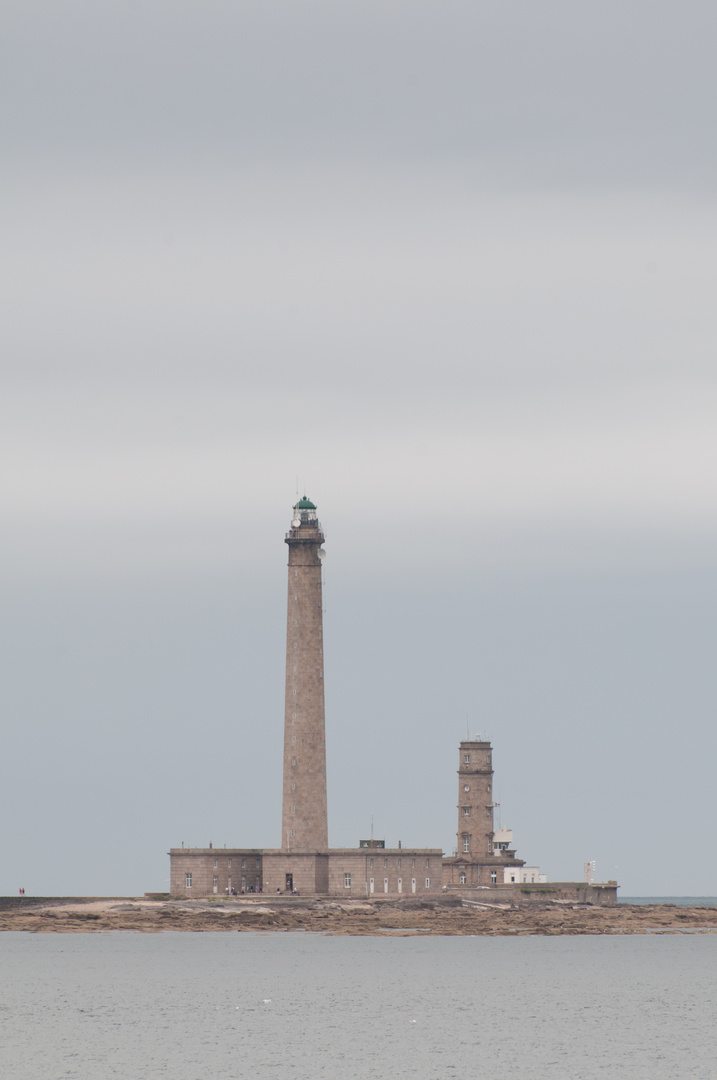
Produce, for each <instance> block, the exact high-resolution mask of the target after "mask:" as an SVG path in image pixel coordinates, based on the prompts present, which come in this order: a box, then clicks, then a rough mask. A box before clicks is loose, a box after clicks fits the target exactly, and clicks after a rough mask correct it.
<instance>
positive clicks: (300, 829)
mask: <svg viewBox="0 0 717 1080" xmlns="http://www.w3.org/2000/svg"><path fill="white" fill-rule="evenodd" d="M285 542H286V544H287V546H288V552H289V559H288V564H289V567H288V570H289V573H288V595H287V631H286V693H285V708H284V768H283V791H282V819H281V846H280V847H279V848H272V849H265V848H264V849H259V848H214V847H213V846H212V845H211V844H210V845H209V847H208V848H185V847H184V846H182V847H181V848H172V850H171V851H170V853H169V855H170V882H171V884H170V890H171V893H172V894H173V895H175V896H186V897H191V896H194V897H200V896H211V895H223V894H227V893H237V894H239V893H247V892H263V893H265V894H272V893H273V894H276V893H297V892H298V893H300V894H302V895H324V896H335V897H345V898H366V897H375V898H379V897H393V898H396V897H410V896H416V897H420V896H423V897H435V896H439V895H445V894H452V895H460V896H464V897H471V896H472V897H474V898H476V897H478V898H480V899H485V893H484V892H483V890H486V889H487V890H490V891H491V895H492V896H493V897H494V898H495V899H499V900H508V901H512V900H514V899H515V898H516V897H519V898H520V899H537V900H539V899H545V898H548V894H550V898H553V899H555V898H557V899H563V900H565V899H568V900H570V899H572V900H581V899H582V900H588V902H590V903H615V902H616V900H617V884H616V883H615V882H608V883H606V884H604V885H595V884H593V883H574V882H562V883H557V884H555V883H553V884H552V885H551V884H550V883H548V882H546V880H545V877H544V876H543V875H541V874H540V872H539V869H538V867H526V866H525V862H524V860H522V859H518V858H516V855H515V851H514V850H513V849H512V848H511V847H510V842H512V833H511V834H510V841H509V839H508V837H507V836H506V835H501V837H500V839H497V838H496V832H495V829H494V823H493V813H494V806H495V804H494V802H493V765H492V749H491V744H490V743H489V742H487V741H481V740H478V739H476V740H474V741H466V742H462V743H461V744H460V757H459V765H458V807H457V809H458V829H457V845H456V851H455V853H454V854H453V855H450V856H448V857H446V858H443V853H442V851H441V849H440V848H403V847H402V846H401V845H400V844H399V846H398V847H397V848H386V847H385V846H384V844H383V842H382V841H375V840H370V841H368V840H365V841H361V842H360V844H359V847H358V848H330V847H329V843H328V838H329V831H328V821H327V777H326V730H325V712H324V651H323V603H322V595H321V559H322V557H323V554H324V551H323V544H324V542H325V537H324V533H323V530H322V528H321V525H320V523H319V519H318V516H317V512H316V506H315V505H314V503H312V502H311V500H310V499H307V498H306V496H304V497H303V498H302V499H300V500H299V501H298V502H297V503H296V505H295V506H294V508H293V516H292V519H291V527H290V529H289V531H288V532H287V534H286V536H285ZM507 832H509V830H508V831H507ZM528 878H529V879H530V880H528ZM478 890H481V892H480V893H479V892H478Z"/></svg>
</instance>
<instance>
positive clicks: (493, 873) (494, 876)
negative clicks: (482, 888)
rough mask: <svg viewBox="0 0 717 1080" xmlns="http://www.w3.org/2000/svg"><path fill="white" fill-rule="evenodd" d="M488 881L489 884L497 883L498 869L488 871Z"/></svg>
mask: <svg viewBox="0 0 717 1080" xmlns="http://www.w3.org/2000/svg"><path fill="white" fill-rule="evenodd" d="M490 883H491V885H497V884H498V871H497V870H491V872H490Z"/></svg>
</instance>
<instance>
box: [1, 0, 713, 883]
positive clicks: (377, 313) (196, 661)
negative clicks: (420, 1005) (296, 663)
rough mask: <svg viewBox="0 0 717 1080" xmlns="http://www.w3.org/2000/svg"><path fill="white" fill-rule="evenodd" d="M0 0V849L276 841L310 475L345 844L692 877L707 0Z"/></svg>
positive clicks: (697, 762) (39, 878) (698, 705)
mask: <svg viewBox="0 0 717 1080" xmlns="http://www.w3.org/2000/svg"><path fill="white" fill-rule="evenodd" d="M3 24H4V25H3V35H2V36H3V45H2V57H1V64H0V67H1V68H2V71H3V73H4V74H3V75H2V79H1V83H2V85H1V98H2V135H1V137H2V144H3V146H4V150H5V153H4V155H3V157H4V165H3V170H2V177H3V179H2V185H3V187H4V192H3V197H2V201H1V205H2V211H1V213H2V235H3V243H2V262H3V282H2V294H3V298H4V303H3V308H4V317H3V322H2V331H1V332H2V343H1V350H2V354H1V355H2V360H1V363H2V369H1V378H2V393H1V395H0V410H1V413H0V446H1V448H2V454H1V459H0V468H1V470H2V471H1V474H0V493H1V507H2V535H3V544H4V555H3V558H2V560H1V561H0V579H1V580H2V586H3V588H2V594H3V597H4V599H3V601H2V605H1V610H2V617H1V623H2V648H1V650H0V656H1V658H2V659H1V661H0V662H1V665H2V670H1V672H0V683H1V686H2V691H1V701H2V723H3V729H4V732H5V735H4V753H3V754H2V766H1V770H2V771H1V773H0V835H1V836H2V847H3V857H2V859H0V892H3V893H13V892H16V891H17V889H18V888H19V887H21V886H22V887H25V888H26V890H27V893H28V894H31V893H34V894H38V893H40V894H56V895H59V894H81V893H85V894H96V895H100V894H111V893H116V894H135V893H141V892H143V891H144V890H145V889H146V890H158V889H163V888H166V887H167V886H168V877H169V867H168V862H169V860H168V859H167V857H166V852H167V850H168V849H169V847H170V846H178V845H179V844H181V843H182V841H184V843H185V844H191V845H196V846H205V845H207V844H208V843H209V841H210V840H211V841H213V843H214V844H215V846H216V845H223V844H227V846H240V845H241V846H244V845H251V846H276V845H277V844H278V843H279V839H280V835H279V834H280V814H281V805H280V802H281V760H282V723H283V679H284V672H283V661H284V635H285V575H286V548H285V545H284V543H283V536H284V532H285V530H286V528H287V527H288V525H289V521H290V516H291V505H292V503H293V502H294V501H295V496H296V490H297V483H298V486H299V488H300V490H301V493H302V494H303V491H304V490H306V492H307V494H308V495H309V496H310V497H311V498H312V499H313V500H314V501H315V502H316V503H317V505H318V508H319V516H320V518H321V520H322V522H323V525H324V528H325V531H326V535H327V543H326V550H327V555H328V557H327V559H326V564H325V577H326V585H325V597H326V615H325V639H326V705H327V743H328V753H329V832H330V836H329V839H330V842H331V843H332V844H333V845H335V846H339V845H353V844H355V843H357V842H358V840H359V839H360V838H362V837H364V836H368V835H369V833H370V828H371V817H372V815H373V819H374V828H375V832H376V835H378V836H385V838H386V840H387V843H389V844H391V845H395V844H396V842H397V841H398V840H399V839H400V840H402V842H403V843H404V845H408V844H419V845H422V846H423V845H429V846H442V847H443V848H444V850H446V851H452V850H453V848H454V846H455V831H456V796H457V789H456V776H455V770H456V768H457V765H458V749H457V747H458V741H459V740H460V739H461V738H465V735H466V731H467V730H469V731H470V733H471V735H475V734H476V733H479V732H480V733H482V734H484V735H488V736H489V737H490V738H491V739H492V740H493V743H494V765H495V769H496V775H495V787H496V792H497V797H498V798H499V801H500V803H501V807H500V815H501V820H502V823H503V824H506V825H509V826H510V827H512V828H513V829H514V832H515V842H516V847H517V849H518V854H519V855H520V856H521V857H523V858H525V859H526V860H528V862H530V863H531V864H535V863H538V864H539V865H540V866H541V868H542V870H543V871H544V872H546V873H547V874H548V875H549V876H550V877H551V878H553V879H575V878H578V879H579V878H581V877H582V867H583V863H584V862H585V861H586V860H589V859H595V860H596V861H597V876H598V877H599V878H605V879H607V878H615V877H616V878H617V879H618V880H619V881H620V883H621V885H622V892H623V894H624V895H628V896H629V895H707V894H713V895H714V894H717V871H716V870H715V867H714V865H713V863H714V860H713V859H712V856H711V850H712V849H711V844H712V838H713V836H714V831H715V818H716V813H715V811H716V809H717V795H716V794H715V782H714V761H715V755H716V753H717V735H716V734H715V730H716V728H715V706H716V705H717V700H716V698H717V695H716V694H715V680H714V666H715V665H714V655H715V643H716V642H715V639H716V636H717V635H716V629H717V627H716V618H715V600H716V599H717V597H716V596H715V593H716V592H717V589H716V584H717V575H716V573H715V570H716V567H717V558H716V555H715V538H716V534H717V508H716V506H715V480H714V474H715V464H716V461H717V445H716V443H717V437H716V435H715V405H716V404H717V366H716V364H715V345H716V344H717V331H716V329H715V316H714V307H715V305H714V296H715V291H716V286H717V273H716V270H717V254H716V248H715V240H716V239H717V202H716V199H715V190H716V189H715V182H716V179H717V149H716V144H715V139H714V135H713V133H714V130H715V100H716V99H717V95H716V93H715V78H714V55H713V53H714V40H715V32H716V31H717V11H716V10H715V6H714V3H708V2H707V0H683V2H682V3H680V4H676V3H672V2H669V3H668V2H665V0H649V2H647V0H632V2H630V3H627V4H626V3H625V2H624V0H622V2H620V3H617V2H614V0H607V2H605V0H601V2H600V3H596V2H592V0H583V2H582V3H580V4H576V3H574V0H573V2H570V3H568V2H567V0H565V2H562V0H560V2H558V0H544V2H543V0H541V2H540V3H536V2H535V0H490V2H488V0H470V2H469V0H440V2H438V0H434V2H425V0H410V2H409V0H380V2H378V0H360V2H359V0H341V3H338V2H332V3H329V2H328V0H313V2H312V0H286V2H279V0H252V2H244V0H231V2H229V0H204V2H203V3H201V4H200V3H198V2H196V0H195V2H188V0H143V2H142V3H139V2H137V0H124V2H119V0H103V3H101V4H98V3H94V2H93V3H90V2H89V0H84V2H83V0H75V2H70V0H34V2H33V3H32V4H27V3H24V2H20V0H8V2H7V3H6V5H5V8H4V15H3Z"/></svg>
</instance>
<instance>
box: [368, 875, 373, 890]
mask: <svg viewBox="0 0 717 1080" xmlns="http://www.w3.org/2000/svg"><path fill="white" fill-rule="evenodd" d="M368 891H369V892H370V893H373V878H369V879H368Z"/></svg>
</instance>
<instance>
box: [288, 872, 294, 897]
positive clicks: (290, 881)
mask: <svg viewBox="0 0 717 1080" xmlns="http://www.w3.org/2000/svg"><path fill="white" fill-rule="evenodd" d="M286 891H287V892H291V893H293V891H294V875H293V874H287V875H286Z"/></svg>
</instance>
